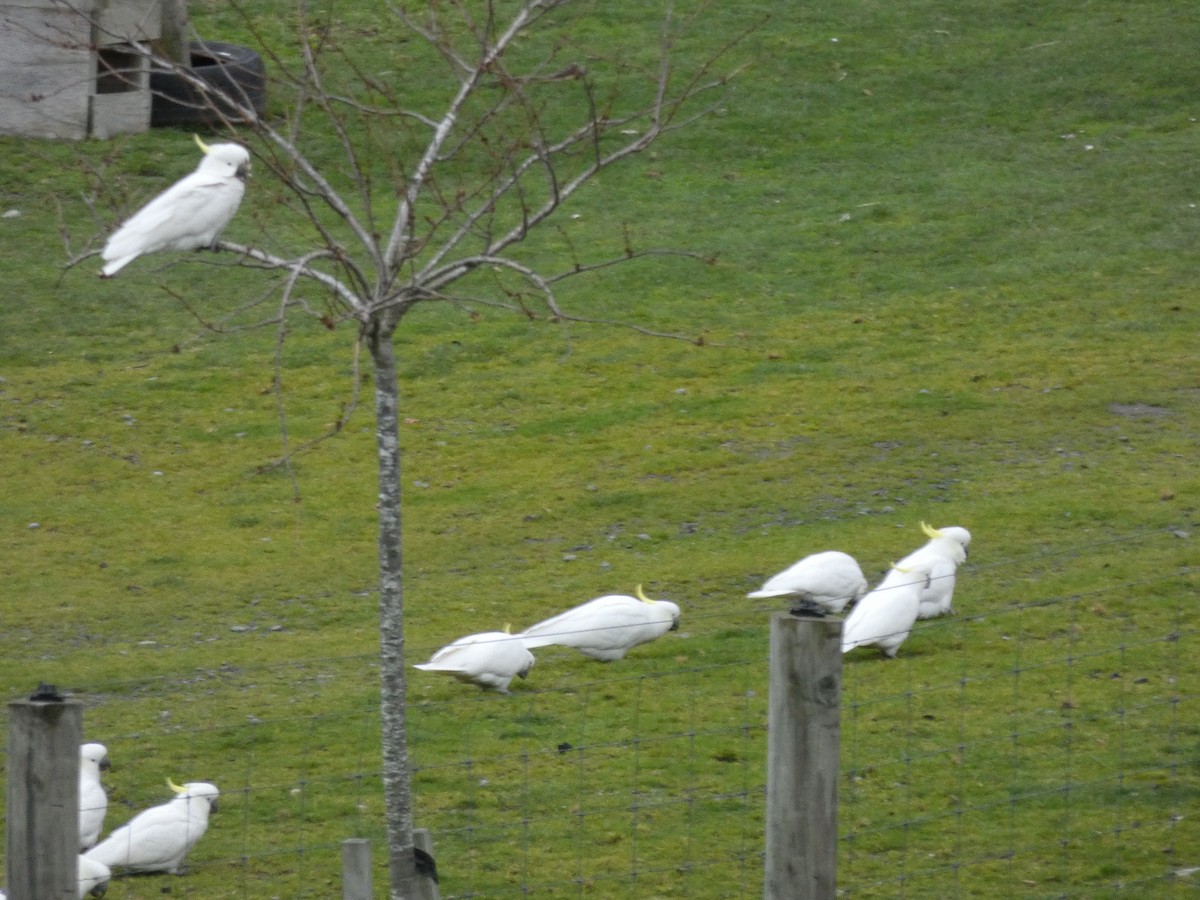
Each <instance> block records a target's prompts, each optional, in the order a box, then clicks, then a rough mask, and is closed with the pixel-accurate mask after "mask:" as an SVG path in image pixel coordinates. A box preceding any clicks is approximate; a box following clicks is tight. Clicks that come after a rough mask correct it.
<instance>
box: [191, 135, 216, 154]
mask: <svg viewBox="0 0 1200 900" xmlns="http://www.w3.org/2000/svg"><path fill="white" fill-rule="evenodd" d="M192 138H193V140H195V142H196V146H197V147H199V148H200V149H201V150H202V151H203V152H204V153H208V152H209V151H210V150H211V149H212V148H211V147H209V146H208V144H206V143H204V141H202V140H200V135H198V134H193V135H192Z"/></svg>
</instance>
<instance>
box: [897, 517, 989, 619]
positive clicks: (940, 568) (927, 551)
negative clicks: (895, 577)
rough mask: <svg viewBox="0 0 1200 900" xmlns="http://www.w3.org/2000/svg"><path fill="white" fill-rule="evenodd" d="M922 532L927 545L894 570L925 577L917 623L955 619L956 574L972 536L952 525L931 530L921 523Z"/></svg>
mask: <svg viewBox="0 0 1200 900" xmlns="http://www.w3.org/2000/svg"><path fill="white" fill-rule="evenodd" d="M921 530H922V531H924V532H925V534H926V535H927V536H928V537H929V543H927V544H926V545H925V546H924V547H921V548H920V549H918V550H914V551H913V552H912V553H910V554H908V556H906V557H904V559H902V560H900V562H898V563H895V566H896V568H899V569H905V570H907V571H909V572H916V573H918V574H922V575H925V576H926V578H927V579H928V584H927V586H926V587H925V589H924V590H922V591H921V609H920V611H919V612H918V613H917V618H918V619H932V618H934V617H935V616H944V615H947V614H949V615H954V607H953V606H951V605H950V604H951V601H952V600H953V599H954V580H955V574H956V573H957V571H958V567H959V565H961V564H962V563H963V562H964V561H965V560H966V558H967V546H968V545H969V544H970V543H971V532H969V531H967V529H965V528H959V527H958V526H956V525H951V526H949V527H947V528H934V527H933V526H931V525H926V524H925V523H924V522H922V523H921Z"/></svg>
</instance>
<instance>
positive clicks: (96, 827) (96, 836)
mask: <svg viewBox="0 0 1200 900" xmlns="http://www.w3.org/2000/svg"><path fill="white" fill-rule="evenodd" d="M108 768H110V765H109V762H108V749H107V748H106V747H105V746H104V745H103V744H84V745H83V746H82V747H80V748H79V849H80V850H81V851H83V850H89V849H91V848H92V847H93V846H95V843H96V841H98V840H100V831H101V830H102V829H103V828H104V815H105V813H107V812H108V794H106V793H105V792H104V785H102V784H101V783H100V772H101V771H102V770H104V769H108Z"/></svg>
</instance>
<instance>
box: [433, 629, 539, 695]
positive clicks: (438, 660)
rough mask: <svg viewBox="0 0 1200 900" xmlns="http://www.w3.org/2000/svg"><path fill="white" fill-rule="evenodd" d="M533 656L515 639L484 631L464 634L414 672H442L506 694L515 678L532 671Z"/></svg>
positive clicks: (506, 634) (504, 634) (507, 635)
mask: <svg viewBox="0 0 1200 900" xmlns="http://www.w3.org/2000/svg"><path fill="white" fill-rule="evenodd" d="M533 662H534V660H533V654H532V653H530V652H529V650H527V649H526V647H525V644H524V643H522V642H521V639H520V637H519V636H517V635H514V634H511V633H510V632H509V628H508V626H507V625H506V626H505V627H504V631H484V632H480V633H479V634H468V635H467V636H466V637H460V638H459V639H458V640H457V641H455V642H454V643H452V644H447V645H446V646H445V647H443V648H442V649H441V650H439V651H438V652H437V653H435V654H433V656H431V657H430V658H429V662H425V663H419V664H417V665H415V666H413V668H414V669H421V670H422V671H424V672H444V673H445V674H447V675H451V676H453V677H454V678H457V679H458V680H459V681H466V682H470V683H471V684H477V685H479V686H480V687H481V688H492V689H493V690H497V691H499V692H500V693H502V694H507V693H508V685H509V683H511V682H512V680H513V679H514V678H516V677H517V676H518V675H519V676H520V677H522V678H524V677H525V676H526V675H528V674H529V670H530V669H531V668H533Z"/></svg>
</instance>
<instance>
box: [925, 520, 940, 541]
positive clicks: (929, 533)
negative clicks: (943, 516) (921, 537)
mask: <svg viewBox="0 0 1200 900" xmlns="http://www.w3.org/2000/svg"><path fill="white" fill-rule="evenodd" d="M921 530H922V531H923V532H925V536H926V537H930V538H940V537H941V536H942V533H941V532H940V531H938V530H937V529H936V528H934V527H933V526H932V525H928V524H926V523H925V522H922V523H921Z"/></svg>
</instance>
